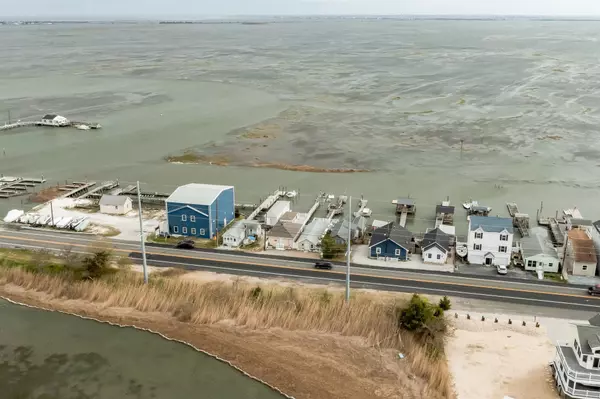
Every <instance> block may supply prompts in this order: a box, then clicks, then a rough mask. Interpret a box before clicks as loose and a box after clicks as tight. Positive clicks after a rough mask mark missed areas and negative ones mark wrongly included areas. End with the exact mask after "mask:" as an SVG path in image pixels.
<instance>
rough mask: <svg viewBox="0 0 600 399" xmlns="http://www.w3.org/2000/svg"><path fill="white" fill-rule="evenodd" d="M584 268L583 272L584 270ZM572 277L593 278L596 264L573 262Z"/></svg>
mask: <svg viewBox="0 0 600 399" xmlns="http://www.w3.org/2000/svg"><path fill="white" fill-rule="evenodd" d="M584 266H585V270H584ZM573 275H574V276H592V277H593V276H595V275H596V262H573Z"/></svg>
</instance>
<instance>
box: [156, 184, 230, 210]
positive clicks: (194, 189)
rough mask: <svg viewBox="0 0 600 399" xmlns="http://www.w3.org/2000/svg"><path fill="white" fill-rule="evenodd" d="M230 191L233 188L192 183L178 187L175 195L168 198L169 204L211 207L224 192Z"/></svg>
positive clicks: (174, 192)
mask: <svg viewBox="0 0 600 399" xmlns="http://www.w3.org/2000/svg"><path fill="white" fill-rule="evenodd" d="M229 189H233V186H219V185H214V184H199V183H190V184H186V185H184V186H179V187H177V189H176V190H175V191H173V194H171V195H170V196H169V198H167V202H177V203H180V204H195V205H211V204H212V203H213V202H214V201H215V200H216V199H217V197H218V196H219V195H220V194H221V193H222V192H223V191H225V190H229Z"/></svg>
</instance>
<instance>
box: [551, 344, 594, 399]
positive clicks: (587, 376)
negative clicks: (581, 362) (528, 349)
mask: <svg viewBox="0 0 600 399" xmlns="http://www.w3.org/2000/svg"><path fill="white" fill-rule="evenodd" d="M562 351H563V349H562V348H561V347H558V348H557V350H556V353H557V354H558V356H559V358H560V364H562V366H563V368H564V370H565V371H566V373H567V375H568V376H569V377H571V378H572V379H573V380H574V381H575V382H578V383H582V384H585V383H594V384H600V374H598V373H585V372H580V371H575V370H573V369H572V368H570V367H569V364H568V363H567V360H566V359H565V355H563V353H562ZM559 372H560V371H559ZM582 392H587V391H582ZM590 392H592V393H593V394H594V395H596V396H589V397H590V398H600V392H598V393H596V392H594V391H590ZM584 397H586V396H584Z"/></svg>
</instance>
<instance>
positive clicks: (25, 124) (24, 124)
mask: <svg viewBox="0 0 600 399" xmlns="http://www.w3.org/2000/svg"><path fill="white" fill-rule="evenodd" d="M30 126H41V127H77V126H87V127H89V128H90V129H100V128H102V125H100V124H99V123H95V122H75V121H69V123H68V124H66V125H61V126H53V125H49V124H47V123H43V122H42V121H18V122H14V123H7V124H4V125H1V126H0V132H2V131H5V130H11V129H16V128H19V127H30Z"/></svg>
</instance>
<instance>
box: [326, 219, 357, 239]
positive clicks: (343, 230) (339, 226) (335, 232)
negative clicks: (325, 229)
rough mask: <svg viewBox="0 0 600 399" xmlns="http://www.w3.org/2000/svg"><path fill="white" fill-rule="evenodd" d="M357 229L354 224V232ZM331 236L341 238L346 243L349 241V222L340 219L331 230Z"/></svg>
mask: <svg viewBox="0 0 600 399" xmlns="http://www.w3.org/2000/svg"><path fill="white" fill-rule="evenodd" d="M356 228H357V226H356V225H355V224H354V223H352V230H355V229H356ZM331 236H332V237H339V238H341V239H342V240H344V241H345V240H347V239H348V220H346V219H338V221H337V222H336V224H335V225H334V226H333V228H332V229H331Z"/></svg>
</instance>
